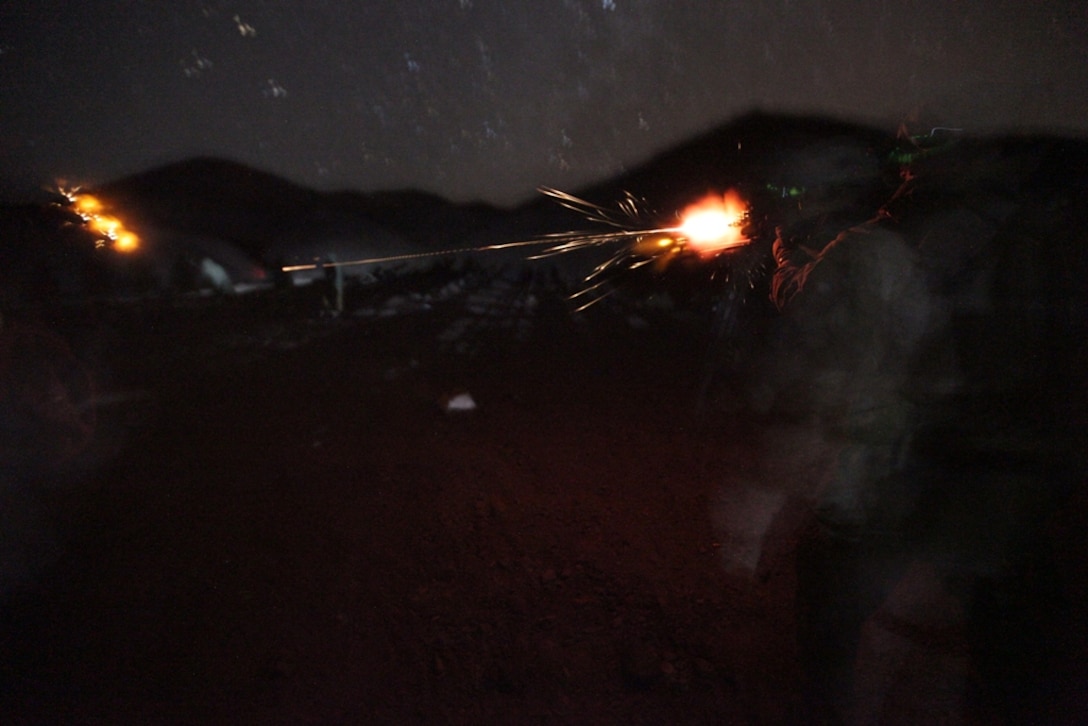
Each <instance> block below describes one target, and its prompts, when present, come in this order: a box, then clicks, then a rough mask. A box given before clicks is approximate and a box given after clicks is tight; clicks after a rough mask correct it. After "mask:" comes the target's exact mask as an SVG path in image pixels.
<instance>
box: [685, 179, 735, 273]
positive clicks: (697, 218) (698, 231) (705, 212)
mask: <svg viewBox="0 0 1088 726" xmlns="http://www.w3.org/2000/svg"><path fill="white" fill-rule="evenodd" d="M747 215H748V205H747V204H745V203H744V200H743V199H741V197H740V195H739V194H737V193H736V192H735V191H732V190H730V191H728V192H726V193H725V194H723V195H721V196H718V195H717V194H709V195H707V196H706V197H704V198H703V199H702V200H700V201H699V202H696V203H695V204H692V205H691V206H689V207H688V208H687V209H685V210H684V213H683V214H682V215H681V217H680V219H681V223H680V226H679V227H677V228H676V231H677V232H679V233H680V235H681V236H683V237H684V239H685V240H686V241H687V245H688V247H689V248H690V249H692V250H694V251H695V252H696V253H698V254H699V255H700V256H702V257H708V256H711V255H716V254H718V253H719V252H722V251H723V250H727V249H730V248H733V247H740V246H741V245H745V244H748V241H749V240H748V238H747V237H745V236H744V233H743V231H742V230H741V227H742V226H743V224H744V220H745V218H746V217H747Z"/></svg>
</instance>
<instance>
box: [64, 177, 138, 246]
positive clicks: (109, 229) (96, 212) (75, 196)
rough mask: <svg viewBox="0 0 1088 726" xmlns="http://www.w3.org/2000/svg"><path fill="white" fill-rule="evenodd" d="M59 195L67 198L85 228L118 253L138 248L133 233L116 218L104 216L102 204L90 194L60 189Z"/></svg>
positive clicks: (108, 215) (136, 237)
mask: <svg viewBox="0 0 1088 726" xmlns="http://www.w3.org/2000/svg"><path fill="white" fill-rule="evenodd" d="M61 194H63V195H64V196H65V197H67V198H68V201H70V202H71V203H72V207H73V208H74V209H75V212H76V214H78V215H79V216H80V217H82V218H83V221H84V222H86V223H87V226H88V227H90V228H91V229H93V230H94V231H95V232H97V233H98V234H100V235H102V236H104V237H106V238H107V239H109V240H110V241H111V242H112V243H113V249H115V250H117V251H118V252H133V251H134V250H136V249H137V248H138V247H139V246H140V238H139V236H137V234H136V233H135V232H133V231H132V230H129V229H125V225H124V224H123V223H122V222H121V220H119V219H118V218H117V217H114V216H112V215H110V214H106V212H105V208H104V207H103V205H102V202H101V201H100V200H99V199H98V197H95V196H94V195H91V194H79V193H77V192H75V191H66V190H64V189H61Z"/></svg>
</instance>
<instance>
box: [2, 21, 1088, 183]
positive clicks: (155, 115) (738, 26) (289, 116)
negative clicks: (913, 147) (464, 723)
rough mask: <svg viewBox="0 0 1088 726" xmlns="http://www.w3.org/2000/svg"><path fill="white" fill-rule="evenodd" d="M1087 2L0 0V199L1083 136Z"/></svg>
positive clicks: (587, 176)
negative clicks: (808, 116) (758, 127)
mask: <svg viewBox="0 0 1088 726" xmlns="http://www.w3.org/2000/svg"><path fill="white" fill-rule="evenodd" d="M1085 89H1088V4H1085V3H1084V2H1083V0H1079V1H1078V0H1060V1H1059V0H1040V1H1036V2H1026V1H1024V0H989V1H988V2H962V1H961V2H956V1H955V0H937V1H921V0H915V1H911V0H873V1H872V2H862V1H860V0H767V1H744V0H741V1H737V2H708V1H701V2H697V1H695V0H523V1H522V2H515V1H513V0H429V1H422V0H403V1H396V2H394V1H393V0H385V1H383V2H328V1H326V0H305V1H303V0H295V1H288V0H281V1H277V2H272V1H265V2H262V1H260V0H238V1H229V2H228V1H221V2H219V1H215V2H213V1H205V2H200V1H197V0H172V1H171V2H161V1H160V0H127V1H125V0H114V1H113V2H106V1H104V0H67V1H63V0H2V1H0V169H2V172H0V182H2V188H3V191H4V194H5V196H7V197H11V196H13V195H18V193H20V192H21V191H22V190H25V189H28V188H30V189H38V188H41V187H43V186H48V185H51V184H52V183H53V182H54V180H60V179H63V180H66V181H67V182H68V183H69V184H80V183H82V184H94V183H98V182H105V181H108V180H111V179H114V178H117V177H119V176H122V175H125V174H128V173H132V172H135V171H139V170H142V169H145V168H148V167H151V166H154V165H158V164H163V163H167V162H171V161H176V160H179V159H183V158H186V157H189V156H193V155H215V156H222V157H225V158H229V159H233V160H237V161H241V162H244V163H248V164H251V165H254V166H256V167H259V168H261V169H264V170H267V171H271V172H274V173H277V174H280V175H282V176H285V177H287V178H289V179H291V180H293V181H296V182H299V183H301V184H305V185H309V186H312V187H315V188H318V189H343V188H351V189H358V190H363V191H370V190H378V189H395V188H406V187H412V188H418V189H423V190H427V191H433V192H437V193H439V194H442V195H444V196H447V197H449V198H450V199H453V200H455V201H468V200H474V199H483V200H485V201H490V202H493V203H497V204H511V203H514V202H517V201H520V200H523V199H525V198H527V197H528V196H530V195H532V193H533V190H534V189H535V188H536V187H537V186H540V185H550V186H556V187H560V188H566V189H576V188H577V187H578V186H579V185H582V184H585V183H587V182H590V181H595V180H598V179H601V178H604V177H608V176H610V175H613V174H615V173H617V172H620V171H622V170H623V169H624V168H626V167H628V166H631V165H633V164H636V163H638V162H640V161H642V160H644V159H646V158H647V157H648V156H649V155H651V154H652V153H653V152H655V151H658V150H662V149H665V148H667V147H669V146H670V145H672V144H675V143H677V142H679V141H682V140H684V139H686V138H687V137H689V136H691V135H693V134H695V133H697V132H699V131H702V130H705V129H707V128H709V127H711V126H714V125H717V124H720V123H722V122H725V121H728V120H730V119H731V118H735V117H736V116H738V115H740V114H743V113H745V112H747V111H751V110H756V109H759V110H764V111H789V112H819V113H823V114H828V115H832V116H835V117H838V118H843V119H848V120H857V121H866V122H874V123H878V124H881V125H887V126H888V127H889V130H894V128H895V127H896V126H897V125H898V123H899V122H900V121H903V120H911V119H914V118H915V117H917V118H918V119H919V120H918V123H919V124H920V125H924V124H934V125H948V126H956V127H965V128H967V129H968V130H978V131H985V130H992V129H995V128H1043V129H1048V130H1061V131H1063V132H1075V133H1078V134H1084V133H1086V132H1088V92H1086V91H1085Z"/></svg>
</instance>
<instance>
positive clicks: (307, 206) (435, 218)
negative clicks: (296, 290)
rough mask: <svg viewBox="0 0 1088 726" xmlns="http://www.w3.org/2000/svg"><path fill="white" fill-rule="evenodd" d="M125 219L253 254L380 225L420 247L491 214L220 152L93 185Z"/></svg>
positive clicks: (442, 242) (456, 235) (444, 241)
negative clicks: (335, 186)
mask: <svg viewBox="0 0 1088 726" xmlns="http://www.w3.org/2000/svg"><path fill="white" fill-rule="evenodd" d="M91 191H92V192H93V193H95V194H97V195H99V196H100V197H102V198H103V199H105V200H107V201H108V202H109V204H110V205H111V206H115V207H116V208H117V209H123V210H125V214H126V216H127V217H128V219H126V221H127V222H128V223H130V224H131V225H132V226H133V227H135V228H137V229H138V228H139V227H140V226H141V225H144V226H152V227H156V228H160V229H161V228H168V229H171V230H174V231H176V232H180V233H185V234H192V235H200V236H206V237H215V238H218V239H222V240H226V241H229V242H231V243H233V244H235V245H237V246H238V247H239V248H241V249H243V250H245V251H246V252H248V253H250V254H252V255H253V256H254V257H255V258H259V257H260V254H259V253H260V251H261V250H262V249H264V248H265V247H266V246H267V244H268V242H269V240H281V241H282V240H286V241H292V240H297V241H303V240H307V239H313V238H335V237H352V236H354V235H358V234H362V233H370V232H371V231H372V230H373V229H374V227H375V226H378V227H382V228H385V229H387V230H388V231H389V232H391V233H394V234H396V235H398V236H400V237H402V238H405V239H407V240H409V241H410V242H412V243H413V244H415V245H418V246H420V247H423V248H427V249H435V248H440V247H444V246H447V245H448V244H450V243H451V242H455V241H458V242H459V239H460V238H461V237H462V236H463V235H464V234H465V233H466V232H467V231H468V230H470V229H472V228H473V227H476V226H478V225H481V224H483V223H484V222H485V221H487V220H488V219H489V218H490V217H492V216H494V215H496V214H498V211H497V210H495V209H494V208H492V207H488V206H486V205H482V204H475V205H455V204H452V203H450V202H448V201H446V200H444V199H441V198H440V197H437V196H435V195H431V194H427V193H424V192H418V191H414V190H406V191H389V192H378V193H373V194H367V193H362V192H354V191H341V192H319V191H315V190H312V189H308V188H306V187H302V186H299V185H297V184H294V183H293V182H290V181H288V180H286V179H283V178H281V177H278V176H276V175H274V174H270V173H267V172H264V171H260V170H258V169H254V168H252V167H249V166H246V165H243V164H239V163H237V162H233V161H229V160H226V159H215V158H205V157H200V158H194V159H189V160H185V161H180V162H176V163H173V164H168V165H166V166H161V167H157V168H154V169H150V170H147V171H144V172H140V173H138V174H133V175H131V176H127V177H124V178H121V179H117V180H115V181H111V182H109V183H106V184H103V185H101V186H99V187H97V188H95V189H93V190H91Z"/></svg>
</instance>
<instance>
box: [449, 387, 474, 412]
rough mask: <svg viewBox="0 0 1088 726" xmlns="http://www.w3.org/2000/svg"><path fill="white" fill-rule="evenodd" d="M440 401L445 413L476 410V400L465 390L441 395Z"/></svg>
mask: <svg viewBox="0 0 1088 726" xmlns="http://www.w3.org/2000/svg"><path fill="white" fill-rule="evenodd" d="M440 403H441V405H442V410H443V411H445V412H446V413H463V412H468V411H475V410H476V401H474V400H473V399H472V396H471V394H469V393H467V392H466V393H457V394H453V395H450V396H443V397H442V399H441V401H440Z"/></svg>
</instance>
